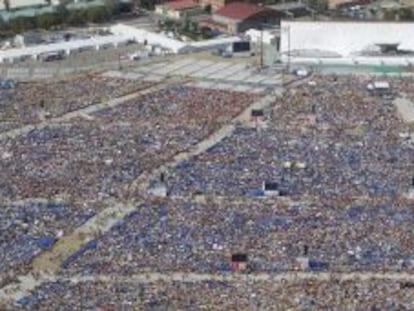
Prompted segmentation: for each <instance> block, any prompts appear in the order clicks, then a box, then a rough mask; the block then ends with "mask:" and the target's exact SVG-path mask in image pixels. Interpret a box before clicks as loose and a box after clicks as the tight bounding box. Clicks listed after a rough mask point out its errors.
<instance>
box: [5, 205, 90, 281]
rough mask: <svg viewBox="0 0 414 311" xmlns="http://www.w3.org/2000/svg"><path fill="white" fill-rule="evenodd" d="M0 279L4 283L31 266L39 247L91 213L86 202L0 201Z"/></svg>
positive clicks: (44, 245)
mask: <svg viewBox="0 0 414 311" xmlns="http://www.w3.org/2000/svg"><path fill="white" fill-rule="evenodd" d="M0 209H1V213H0V235H1V239H0V282H1V283H3V284H4V283H7V280H11V279H13V278H14V277H16V276H17V275H19V274H21V273H23V272H26V271H27V270H28V268H30V263H31V260H32V259H33V258H34V256H36V255H37V254H39V253H40V252H41V251H42V250H44V249H48V248H50V247H51V246H52V245H53V244H54V243H55V241H56V240H57V239H58V238H59V237H61V236H63V235H65V234H67V233H69V232H71V231H72V230H73V229H74V228H76V227H78V226H80V225H81V224H82V223H84V222H85V221H86V220H88V219H89V218H90V217H92V216H93V215H94V211H93V209H92V208H90V207H88V206H75V205H70V204H65V203H61V202H45V201H39V202H36V201H34V202H23V203H20V204H10V205H4V204H1V205H0Z"/></svg>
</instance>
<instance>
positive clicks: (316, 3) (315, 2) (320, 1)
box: [308, 0, 328, 12]
mask: <svg viewBox="0 0 414 311" xmlns="http://www.w3.org/2000/svg"><path fill="white" fill-rule="evenodd" d="M308 5H309V6H310V7H311V8H312V9H315V10H316V11H318V12H324V11H326V10H328V1H327V0H308Z"/></svg>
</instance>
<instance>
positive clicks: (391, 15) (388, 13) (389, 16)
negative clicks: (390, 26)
mask: <svg viewBox="0 0 414 311" xmlns="http://www.w3.org/2000/svg"><path fill="white" fill-rule="evenodd" d="M395 16H396V14H395V11H392V10H384V12H383V19H384V20H386V21H395Z"/></svg>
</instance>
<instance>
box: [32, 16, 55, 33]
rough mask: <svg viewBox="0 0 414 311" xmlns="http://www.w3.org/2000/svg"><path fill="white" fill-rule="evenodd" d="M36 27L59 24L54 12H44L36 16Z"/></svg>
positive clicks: (46, 27) (44, 27) (48, 27)
mask: <svg viewBox="0 0 414 311" xmlns="http://www.w3.org/2000/svg"><path fill="white" fill-rule="evenodd" d="M35 23H36V27H37V28H42V29H50V28H51V27H52V26H55V25H57V24H59V20H58V16H57V14H56V13H45V14H41V15H37V16H36V20H35Z"/></svg>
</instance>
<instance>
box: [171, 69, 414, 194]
mask: <svg viewBox="0 0 414 311" xmlns="http://www.w3.org/2000/svg"><path fill="white" fill-rule="evenodd" d="M336 79H337V81H333V79H331V80H329V79H326V78H325V80H320V81H319V80H317V82H318V84H317V85H318V86H314V85H312V86H309V85H304V86H302V87H300V88H297V89H294V90H291V91H290V92H289V94H286V96H285V97H284V98H283V99H282V101H280V102H278V103H276V104H275V106H274V108H273V109H272V110H271V111H268V112H267V117H268V120H267V124H266V128H264V129H261V130H260V131H258V130H256V129H255V128H245V127H241V128H239V129H238V130H237V131H236V133H235V134H234V135H232V136H231V137H228V138H226V139H225V140H223V141H222V142H220V143H219V144H217V145H215V146H214V147H212V148H210V149H209V150H208V151H207V152H205V153H203V154H201V155H198V156H196V157H194V158H192V159H190V160H188V161H184V162H182V163H180V164H179V165H178V166H177V167H175V168H174V169H172V170H171V172H170V174H169V180H168V182H169V184H170V188H171V190H170V191H171V193H172V194H173V195H181V194H186V193H194V192H202V193H208V194H216V195H246V194H248V193H249V192H251V190H255V189H258V188H261V185H262V183H263V182H276V183H278V184H279V190H280V191H281V192H282V193H284V194H286V195H288V196H289V197H293V198H303V197H304V196H309V197H318V198H319V199H323V198H332V197H344V198H352V197H359V196H370V197H388V198H389V197H398V196H399V195H401V193H402V192H404V191H407V189H408V188H409V187H410V185H411V184H412V177H413V176H414V175H413V171H412V168H413V164H412V163H413V160H414V156H413V152H412V146H411V144H409V143H407V136H406V135H407V133H409V127H408V126H407V125H405V124H404V123H403V122H402V120H401V119H400V118H399V117H398V116H397V113H396V111H395V108H394V107H393V106H392V104H390V103H389V102H387V101H383V100H381V99H380V98H378V97H376V96H371V95H370V94H369V93H368V91H367V90H366V87H365V86H366V82H365V81H364V80H362V81H360V80H358V79H354V78H345V77H344V78H336ZM319 85H320V86H319Z"/></svg>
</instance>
